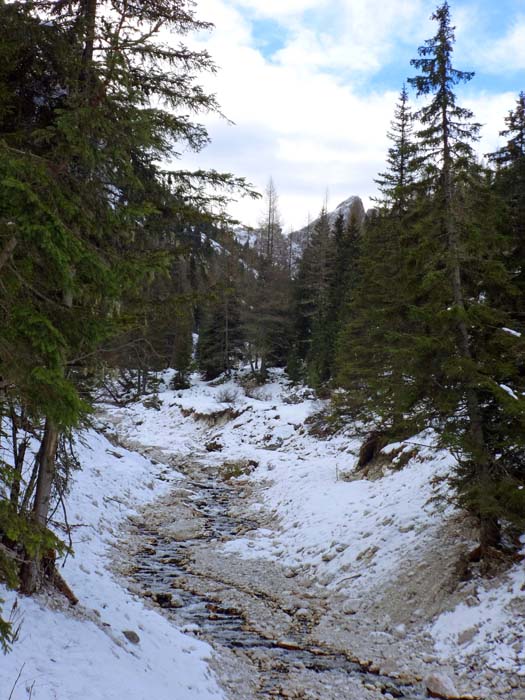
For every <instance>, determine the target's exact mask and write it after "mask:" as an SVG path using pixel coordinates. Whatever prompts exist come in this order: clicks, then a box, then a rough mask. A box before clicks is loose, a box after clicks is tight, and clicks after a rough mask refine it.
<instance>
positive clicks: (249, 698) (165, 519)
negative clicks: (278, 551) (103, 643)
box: [125, 454, 427, 700]
mask: <svg viewBox="0 0 525 700" xmlns="http://www.w3.org/2000/svg"><path fill="white" fill-rule="evenodd" d="M161 457H162V461H164V462H166V461H170V460H171V462H172V463H173V464H174V466H176V468H177V469H178V470H179V471H182V472H184V473H185V475H186V476H187V479H186V480H184V481H181V482H180V483H179V485H178V486H175V487H174V488H173V490H172V491H171V492H170V494H169V495H168V496H166V497H164V498H163V499H161V500H160V501H157V502H156V503H154V504H152V505H151V506H149V507H147V508H146V509H144V511H143V512H142V513H141V514H140V515H139V516H137V517H135V518H134V519H133V520H132V522H131V523H130V528H129V538H128V542H127V545H126V549H127V551H126V556H125V560H127V561H128V562H129V565H128V567H127V570H126V571H125V573H126V576H127V578H128V581H129V582H130V583H129V585H130V588H131V589H132V590H133V591H134V592H135V593H138V594H140V595H142V596H144V597H145V598H147V599H149V600H150V601H151V604H152V605H156V606H159V607H160V608H161V609H162V611H163V614H165V615H166V616H168V617H169V618H170V619H172V620H173V622H174V624H176V625H177V626H178V627H181V628H182V629H184V630H185V631H188V632H190V633H192V634H195V635H196V636H198V637H199V638H202V639H204V640H206V641H207V642H208V643H209V644H210V645H211V646H212V647H213V648H214V650H215V656H214V659H213V661H212V666H213V667H214V670H215V672H216V674H217V676H218V678H219V680H220V682H221V684H222V686H223V688H224V690H225V693H226V695H227V696H228V697H229V698H230V699H231V700H234V699H235V700H238V699H242V700H260V699H261V698H272V697H283V698H305V699H308V700H377V699H379V698H383V699H385V700H389V699H391V698H406V699H407V700H418V699H421V698H424V697H427V693H426V689H425V687H424V685H423V683H422V682H421V679H420V678H418V677H417V675H410V674H404V673H403V672H397V671H395V670H392V666H391V664H390V667H388V664H386V666H387V668H382V667H381V664H380V663H378V662H377V660H376V661H373V660H370V659H369V658H368V657H366V656H363V658H360V656H358V655H357V654H356V646H355V643H356V641H357V643H358V640H355V639H354V640H353V641H354V644H352V645H349V644H348V640H349V630H348V629H346V630H345V629H343V628H342V626H339V625H338V618H339V616H342V617H344V612H342V611H341V610H340V609H338V606H337V605H335V608H336V609H334V600H332V597H331V595H330V593H329V592H328V591H327V590H326V589H324V588H323V587H321V586H319V585H318V584H317V583H316V582H315V581H312V580H310V579H308V578H307V577H305V576H304V574H302V573H301V574H300V573H298V572H297V571H295V570H293V569H289V568H287V567H284V566H282V565H280V564H279V563H277V562H274V561H268V560H262V559H248V560H247V559H243V558H241V557H238V556H235V555H231V554H225V553H224V551H223V549H222V547H221V545H222V543H224V542H225V541H228V540H232V539H234V538H236V537H240V536H244V535H245V534H246V533H247V532H249V531H250V530H253V529H255V528H257V527H258V526H260V523H257V522H255V521H254V520H252V519H251V517H247V516H246V515H243V508H242V505H243V501H244V500H245V499H246V498H247V497H248V496H249V489H250V487H249V485H248V483H247V482H244V483H243V482H242V481H241V480H239V479H234V480H231V481H227V480H224V479H223V478H221V471H220V469H214V468H210V467H209V466H206V467H204V466H202V465H201V464H200V463H199V462H198V461H192V462H186V463H183V464H181V463H179V462H178V461H177V460H175V458H173V457H171V458H170V457H169V456H167V455H165V454H163V455H161ZM380 643H381V640H380V635H378V644H380ZM350 649H351V651H350Z"/></svg>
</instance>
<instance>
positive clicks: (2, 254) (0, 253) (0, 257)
mask: <svg viewBox="0 0 525 700" xmlns="http://www.w3.org/2000/svg"><path fill="white" fill-rule="evenodd" d="M17 245H18V238H17V237H16V236H11V238H10V239H9V240H8V241H7V243H6V244H5V246H4V247H3V248H2V250H0V270H1V269H2V268H3V267H4V265H6V264H7V263H8V262H9V260H10V258H11V255H12V254H13V252H14V250H15V248H16V246H17Z"/></svg>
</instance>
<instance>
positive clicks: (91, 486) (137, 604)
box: [0, 431, 223, 700]
mask: <svg viewBox="0 0 525 700" xmlns="http://www.w3.org/2000/svg"><path fill="white" fill-rule="evenodd" d="M83 437H84V440H85V445H80V444H79V445H78V447H79V454H80V458H81V462H82V464H83V469H82V471H81V472H79V473H77V474H76V476H75V481H74V484H73V488H72V491H71V494H70V497H69V500H68V503H69V505H68V508H69V522H70V524H71V526H72V529H73V544H74V550H75V556H74V557H69V558H68V559H67V561H66V564H65V566H64V568H63V569H61V573H62V575H63V576H64V578H65V579H66V580H67V582H68V584H69V585H70V586H71V588H72V589H73V590H74V592H75V594H76V595H77V597H78V598H79V599H80V603H79V605H78V606H77V607H76V608H71V607H70V606H69V604H68V603H67V602H66V601H65V600H61V599H60V597H58V596H57V597H55V596H53V597H50V598H48V597H42V596H39V597H36V598H34V599H30V598H26V597H22V596H17V595H16V594H15V593H14V592H12V591H5V590H4V589H3V588H2V587H0V597H1V598H3V599H4V600H5V604H4V606H3V612H4V616H6V617H8V616H9V614H10V611H11V610H12V608H13V605H15V603H16V608H15V611H14V612H13V614H12V616H13V619H14V621H15V624H16V625H20V632H19V638H18V640H17V641H16V643H15V644H14V646H13V650H12V651H11V653H10V654H8V655H7V656H5V657H0V698H1V699H2V700H7V698H11V697H12V700H25V699H27V698H29V697H31V698H34V700H55V699H56V700H123V699H124V698H126V700H151V699H152V698H155V700H173V698H177V700H189V699H190V698H191V699H193V698H198V699H199V700H218V698H222V697H223V695H222V692H221V691H220V689H219V687H218V685H217V683H216V681H215V679H214V678H213V677H212V675H211V673H210V671H209V669H208V666H207V663H206V660H207V658H208V657H209V656H210V654H211V649H210V647H208V645H206V644H204V643H203V642H200V641H199V640H196V639H194V638H192V637H189V636H187V635H184V634H182V633H181V632H180V631H178V630H177V629H176V628H174V627H173V626H172V625H171V624H170V623H169V622H168V621H167V620H166V619H165V618H164V617H162V615H161V614H159V613H158V612H157V611H155V610H151V609H148V608H146V607H145V606H144V604H143V601H142V600H141V599H139V598H136V597H133V596H132V595H131V594H130V593H129V592H127V591H126V590H125V589H124V588H123V587H122V585H121V584H120V583H119V581H118V580H117V579H116V578H115V576H114V575H113V573H112V571H111V559H112V551H113V548H114V547H115V546H116V545H118V538H119V527H120V526H121V524H122V522H123V520H124V519H125V518H126V517H127V516H129V515H132V514H133V513H134V512H136V508H137V507H139V506H140V505H141V504H143V503H146V502H148V501H150V500H152V499H154V498H156V497H158V496H160V495H161V494H162V493H165V492H166V490H167V489H168V488H169V485H170V482H172V481H173V480H176V479H178V478H180V477H179V476H178V475H177V474H176V473H174V472H173V470H172V469H168V468H165V467H163V465H159V464H156V465H153V464H152V463H151V461H150V460H147V459H144V458H143V457H141V456H140V455H138V454H136V453H133V452H128V451H127V450H124V449H121V448H115V447H113V446H112V444H111V443H110V442H108V440H107V439H106V438H105V437H104V436H103V435H100V434H97V433H96V432H94V431H89V432H88V433H86V434H84V436H83ZM159 476H162V477H163V480H161V479H159ZM124 632H128V633H129V632H132V633H135V635H137V637H138V640H139V641H138V643H137V637H134V636H133V634H132V635H130V636H131V637H132V639H133V640H134V642H135V643H134V642H131V641H129V640H128V638H127V637H126V636H125V634H124ZM19 674H20V677H19V679H18V681H17V678H18V676H19ZM15 683H16V687H15V690H14V691H13V693H12V696H11V695H10V693H11V690H12V689H13V686H15Z"/></svg>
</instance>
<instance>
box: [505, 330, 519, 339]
mask: <svg viewBox="0 0 525 700" xmlns="http://www.w3.org/2000/svg"><path fill="white" fill-rule="evenodd" d="M501 330H502V331H504V332H505V333H510V335H513V336H515V337H516V338H521V333H520V332H519V331H513V330H512V328H502V329H501Z"/></svg>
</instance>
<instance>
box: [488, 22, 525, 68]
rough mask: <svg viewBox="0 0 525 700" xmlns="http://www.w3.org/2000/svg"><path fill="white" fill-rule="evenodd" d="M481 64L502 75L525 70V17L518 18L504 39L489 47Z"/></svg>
mask: <svg viewBox="0 0 525 700" xmlns="http://www.w3.org/2000/svg"><path fill="white" fill-rule="evenodd" d="M481 63H482V65H484V66H485V68H486V69H487V70H490V71H492V72H493V73H500V74H504V73H506V72H508V71H518V70H523V69H524V68H525V16H520V17H517V18H516V19H515V20H514V22H513V24H512V26H511V28H510V29H509V31H508V32H507V34H506V35H505V36H504V37H502V38H501V39H498V40H497V41H494V42H493V43H492V44H489V45H488V46H487V48H486V50H485V51H483V52H482V53H481Z"/></svg>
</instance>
